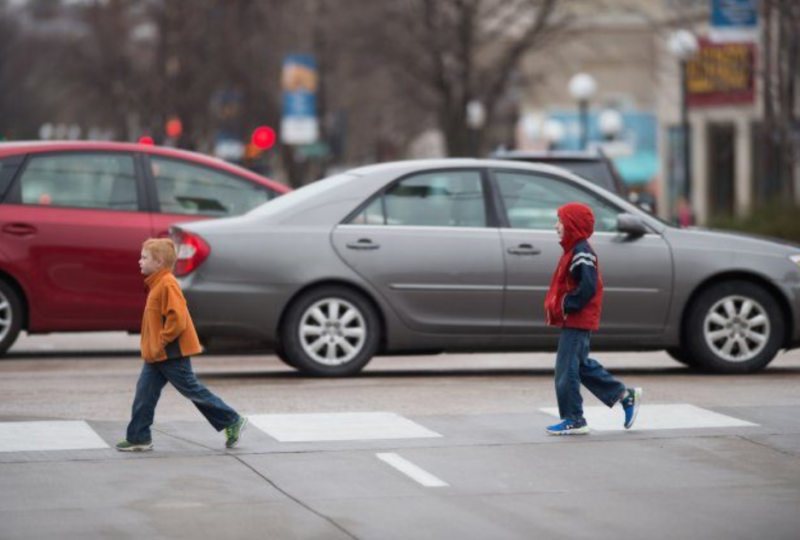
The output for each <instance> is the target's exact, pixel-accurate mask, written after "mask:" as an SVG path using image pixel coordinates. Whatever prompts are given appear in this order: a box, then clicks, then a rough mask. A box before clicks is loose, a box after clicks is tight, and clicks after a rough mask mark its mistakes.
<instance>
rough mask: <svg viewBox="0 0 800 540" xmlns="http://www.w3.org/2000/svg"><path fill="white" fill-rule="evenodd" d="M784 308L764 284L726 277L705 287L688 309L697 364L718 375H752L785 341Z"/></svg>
mask: <svg viewBox="0 0 800 540" xmlns="http://www.w3.org/2000/svg"><path fill="white" fill-rule="evenodd" d="M785 332H786V327H785V323H784V320H783V316H782V314H781V309H780V306H779V305H778V302H777V301H776V300H775V298H774V297H773V296H772V295H771V294H770V293H769V292H768V291H766V290H765V289H764V288H763V287H760V286H758V285H755V284H753V283H749V282H746V281H728V282H725V283H720V284H718V285H714V286H713V287H710V288H709V289H707V290H705V291H704V292H703V293H701V294H700V296H699V297H698V298H697V300H696V301H695V302H694V303H693V304H692V306H690V308H689V316H688V319H687V324H686V332H685V340H686V346H687V350H688V352H689V355H690V356H691V357H692V358H695V359H696V360H697V365H698V366H699V367H701V368H703V369H706V370H708V371H712V372H715V373H752V372H754V371H758V370H760V369H763V368H764V367H765V366H766V365H767V364H769V363H770V362H771V361H772V359H773V358H775V355H776V354H777V353H778V349H779V348H780V346H781V343H783V339H784V336H785Z"/></svg>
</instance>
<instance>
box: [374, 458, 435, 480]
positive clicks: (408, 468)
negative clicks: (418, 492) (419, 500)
mask: <svg viewBox="0 0 800 540" xmlns="http://www.w3.org/2000/svg"><path fill="white" fill-rule="evenodd" d="M375 455H376V456H377V458H378V459H380V460H381V461H384V462H386V463H388V464H389V465H391V466H392V467H394V468H395V469H397V470H398V471H400V472H401V473H403V474H405V475H406V476H408V477H409V478H411V479H412V480H414V481H415V482H417V483H419V484H422V485H423V486H425V487H447V482H443V481H442V480H439V479H438V478H436V477H435V476H433V475H432V474H431V473H429V472H428V471H426V470H424V469H421V468H419V467H417V466H416V465H414V464H413V463H411V462H410V461H408V460H407V459H404V458H401V457H400V456H398V455H397V454H393V453H386V454H375Z"/></svg>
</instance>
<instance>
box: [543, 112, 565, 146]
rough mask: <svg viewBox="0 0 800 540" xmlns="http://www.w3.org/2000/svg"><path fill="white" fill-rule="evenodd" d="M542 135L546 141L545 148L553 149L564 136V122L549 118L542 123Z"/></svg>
mask: <svg viewBox="0 0 800 540" xmlns="http://www.w3.org/2000/svg"><path fill="white" fill-rule="evenodd" d="M542 135H544V139H545V140H546V141H547V149H548V150H555V149H556V148H558V143H560V142H561V139H563V138H564V124H562V123H561V122H559V121H558V120H554V119H552V118H551V119H549V120H547V121H546V122H545V123H544V126H543V127H542Z"/></svg>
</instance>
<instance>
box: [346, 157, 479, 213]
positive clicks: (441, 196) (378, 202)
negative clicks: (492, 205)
mask: <svg viewBox="0 0 800 540" xmlns="http://www.w3.org/2000/svg"><path fill="white" fill-rule="evenodd" d="M350 223H351V224H364V225H408V226H420V227H485V226H486V206H485V204H484V194H483V184H482V182H481V175H480V173H479V172H478V171H437V172H431V173H424V174H418V175H414V176H411V177H408V178H404V179H403V180H401V181H400V182H398V183H397V184H394V185H393V186H392V187H390V188H389V189H388V190H387V191H386V192H384V193H383V194H382V195H381V196H379V197H377V198H376V199H374V200H373V201H372V202H371V203H370V204H369V205H368V206H367V207H366V208H365V209H364V210H363V211H362V212H360V213H359V214H358V215H357V216H355V218H354V219H352V220H351V222H350Z"/></svg>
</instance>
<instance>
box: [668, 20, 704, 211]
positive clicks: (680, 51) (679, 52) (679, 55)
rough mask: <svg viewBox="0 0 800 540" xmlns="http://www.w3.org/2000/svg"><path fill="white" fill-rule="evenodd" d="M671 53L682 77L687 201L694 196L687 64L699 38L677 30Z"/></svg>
mask: <svg viewBox="0 0 800 540" xmlns="http://www.w3.org/2000/svg"><path fill="white" fill-rule="evenodd" d="M667 47H668V49H669V52H670V53H671V54H672V55H673V56H674V57H675V58H676V59H677V60H678V62H679V63H680V76H681V132H682V139H683V141H682V142H683V190H682V191H683V192H682V195H683V197H684V198H685V199H686V201H687V202H688V201H690V200H691V194H692V158H691V151H692V145H691V129H690V126H689V102H688V98H689V89H688V86H687V78H686V64H687V63H688V61H689V59H691V57H692V56H694V54H695V53H696V52H697V49H698V44H697V38H696V37H695V35H694V34H692V33H691V32H689V31H688V30H677V31H675V32H673V34H672V35H671V36H670V38H669V42H668V44H667Z"/></svg>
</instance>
